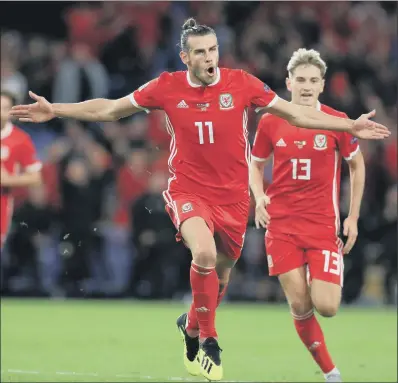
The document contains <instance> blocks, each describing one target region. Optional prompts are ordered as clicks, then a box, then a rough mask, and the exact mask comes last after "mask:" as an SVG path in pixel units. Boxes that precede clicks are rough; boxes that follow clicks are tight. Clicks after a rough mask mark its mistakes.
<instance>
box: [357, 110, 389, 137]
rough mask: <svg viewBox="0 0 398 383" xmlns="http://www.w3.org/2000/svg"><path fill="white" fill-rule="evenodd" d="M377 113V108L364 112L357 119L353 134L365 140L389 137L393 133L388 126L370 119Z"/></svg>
mask: <svg viewBox="0 0 398 383" xmlns="http://www.w3.org/2000/svg"><path fill="white" fill-rule="evenodd" d="M375 115H376V111H375V110H372V111H371V112H369V113H366V114H362V115H361V116H360V117H359V118H357V119H356V120H355V122H354V124H353V126H352V128H351V131H350V133H351V134H352V135H353V136H355V137H358V138H362V139H364V140H382V139H384V138H387V137H388V136H389V135H390V134H391V132H390V131H389V130H388V128H387V127H385V126H384V125H381V124H379V123H377V122H374V121H372V120H370V119H371V118H372V117H374V116H375Z"/></svg>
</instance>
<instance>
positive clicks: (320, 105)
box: [289, 101, 322, 111]
mask: <svg viewBox="0 0 398 383" xmlns="http://www.w3.org/2000/svg"><path fill="white" fill-rule="evenodd" d="M289 102H290V103H291V101H289ZM321 107H322V104H321V103H320V102H319V101H317V102H316V110H319V111H320V110H321Z"/></svg>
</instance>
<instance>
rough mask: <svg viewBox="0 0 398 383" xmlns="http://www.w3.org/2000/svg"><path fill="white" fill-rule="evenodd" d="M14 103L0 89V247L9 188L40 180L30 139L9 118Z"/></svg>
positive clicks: (9, 208) (5, 229)
mask: <svg viewBox="0 0 398 383" xmlns="http://www.w3.org/2000/svg"><path fill="white" fill-rule="evenodd" d="M13 105H15V98H14V96H13V95H12V94H11V93H9V92H6V91H1V122H0V123H1V126H0V128H1V130H0V135H1V151H0V153H1V180H0V184H1V197H0V198H1V207H0V209H1V210H0V216H1V223H0V225H1V248H3V245H4V242H5V240H6V237H7V233H8V230H9V228H10V223H11V218H12V213H13V198H12V194H11V193H12V188H14V187H22V186H33V185H36V184H39V183H40V182H41V174H40V170H41V166H42V165H41V162H40V161H39V160H38V159H37V157H36V151H35V148H34V146H33V143H32V140H31V139H30V137H29V136H28V134H26V133H25V132H24V131H23V130H21V129H19V128H18V127H16V126H14V125H13V124H12V123H11V122H10V120H9V113H10V110H11V108H12V106H13Z"/></svg>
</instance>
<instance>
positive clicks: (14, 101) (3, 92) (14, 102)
mask: <svg viewBox="0 0 398 383" xmlns="http://www.w3.org/2000/svg"><path fill="white" fill-rule="evenodd" d="M1 96H2V97H7V98H8V99H9V100H10V101H11V104H12V105H11V106H15V105H17V97H16V96H15V94H14V93H12V92H10V91H9V90H6V89H2V90H1Z"/></svg>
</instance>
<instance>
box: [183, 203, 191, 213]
mask: <svg viewBox="0 0 398 383" xmlns="http://www.w3.org/2000/svg"><path fill="white" fill-rule="evenodd" d="M181 210H182V212H183V213H188V212H189V211H192V210H193V207H192V204H191V203H190V202H187V203H184V205H182V206H181Z"/></svg>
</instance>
